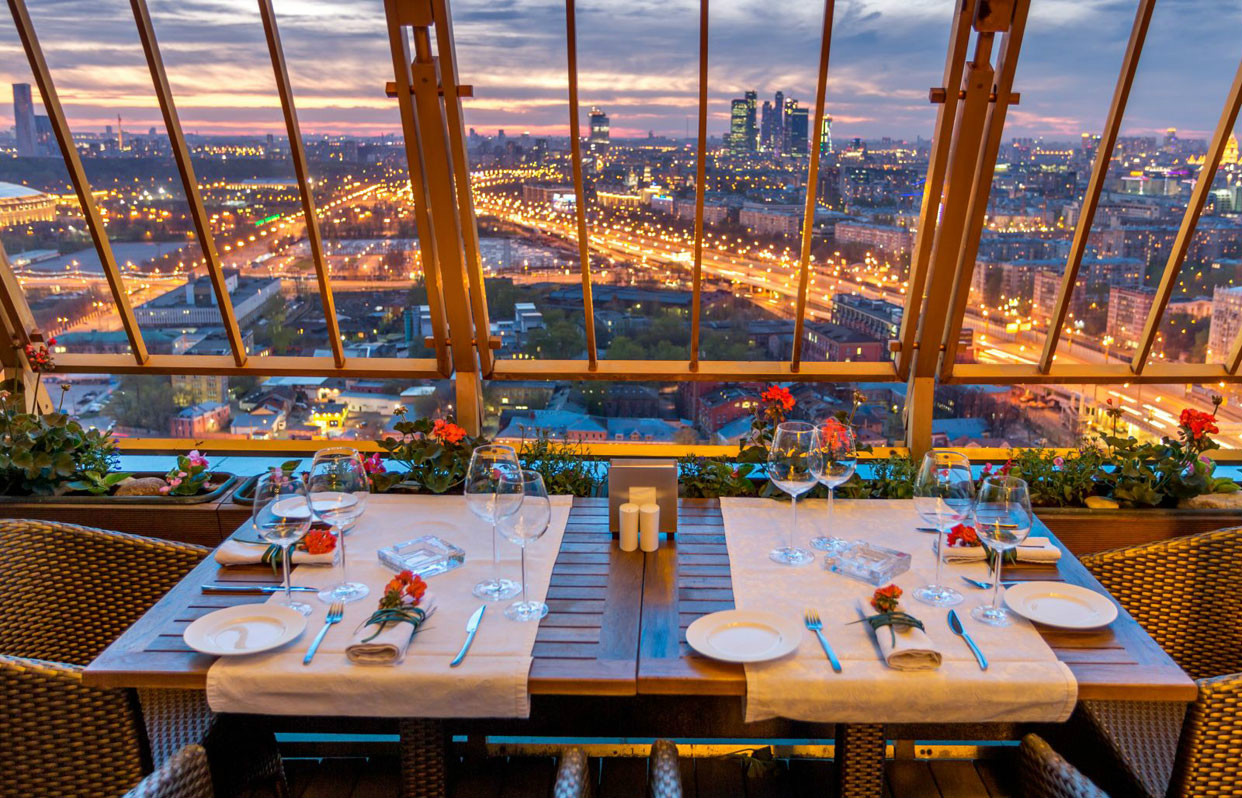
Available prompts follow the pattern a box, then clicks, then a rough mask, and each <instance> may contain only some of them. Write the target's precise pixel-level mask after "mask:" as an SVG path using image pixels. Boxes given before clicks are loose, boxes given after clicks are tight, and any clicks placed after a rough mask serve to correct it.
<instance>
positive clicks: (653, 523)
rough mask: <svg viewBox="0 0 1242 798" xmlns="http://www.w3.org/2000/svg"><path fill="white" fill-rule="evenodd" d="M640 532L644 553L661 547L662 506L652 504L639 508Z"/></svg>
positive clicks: (640, 541) (640, 544) (641, 546)
mask: <svg viewBox="0 0 1242 798" xmlns="http://www.w3.org/2000/svg"><path fill="white" fill-rule="evenodd" d="M638 532H639V546H640V548H642V550H643V551H655V550H656V549H658V548H659V547H660V505H658V504H655V503H651V504H644V505H643V506H642V507H639V508H638Z"/></svg>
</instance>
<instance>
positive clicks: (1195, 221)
mask: <svg viewBox="0 0 1242 798" xmlns="http://www.w3.org/2000/svg"><path fill="white" fill-rule="evenodd" d="M1239 106H1242V63H1239V64H1238V71H1237V72H1236V73H1235V74H1234V76H1233V85H1232V86H1230V87H1229V95H1228V98H1227V99H1226V100H1225V107H1224V108H1222V109H1221V112H1220V120H1219V121H1217V123H1216V132H1215V133H1213V134H1212V143H1211V144H1210V145H1208V151H1207V155H1206V156H1205V157H1204V160H1203V168H1202V169H1201V170H1200V171H1199V176H1198V177H1197V178H1196V179H1195V187H1194V190H1193V191H1192V192H1191V194H1190V202H1189V203H1187V205H1186V212H1185V213H1184V214H1183V215H1182V225H1181V227H1180V228H1178V231H1177V237H1176V238H1175V239H1174V240H1173V249H1172V250H1171V251H1170V252H1169V262H1168V263H1167V264H1165V267H1164V275H1163V276H1162V277H1161V278H1160V286H1159V287H1158V288H1157V289H1156V296H1155V299H1154V300H1153V301H1152V304H1151V310H1150V311H1149V312H1148V314H1147V324H1146V325H1145V326H1144V327H1143V336H1142V338H1140V339H1139V348H1138V350H1137V351H1136V352H1135V353H1134V357H1133V359H1131V361H1130V369H1131V370H1132V371H1133V372H1134V373H1135V374H1142V373H1143V369H1144V368H1145V367H1146V366H1147V358H1148V356H1150V355H1151V348H1152V346H1153V344H1155V341H1156V333H1157V332H1159V331H1160V320H1161V319H1162V318H1163V317H1164V309H1165V308H1166V307H1167V306H1168V304H1169V300H1170V299H1171V298H1172V297H1173V290H1174V288H1176V286H1177V278H1178V275H1179V274H1181V271H1182V262H1183V261H1184V260H1185V259H1186V253H1187V252H1188V251H1189V250H1190V242H1191V239H1193V238H1194V234H1195V228H1196V227H1198V225H1199V216H1200V215H1201V214H1202V213H1203V206H1204V205H1205V204H1207V198H1208V194H1209V193H1210V192H1211V190H1212V180H1213V179H1215V177H1216V170H1217V168H1219V167H1220V159H1221V156H1222V155H1224V152H1225V145H1226V144H1228V143H1229V137H1230V136H1231V135H1233V126H1234V123H1235V122H1237V120H1238V108H1239ZM1234 349H1235V350H1237V349H1238V347H1237V346H1236V345H1235V347H1234Z"/></svg>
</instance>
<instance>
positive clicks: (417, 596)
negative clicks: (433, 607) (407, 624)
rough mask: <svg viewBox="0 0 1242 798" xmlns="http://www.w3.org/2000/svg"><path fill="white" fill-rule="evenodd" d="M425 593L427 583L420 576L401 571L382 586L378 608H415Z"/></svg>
mask: <svg viewBox="0 0 1242 798" xmlns="http://www.w3.org/2000/svg"><path fill="white" fill-rule="evenodd" d="M426 593H427V583H426V582H424V581H423V578H422V577H421V576H415V575H414V574H413V573H412V572H410V571H402V572H401V573H399V574H397V575H396V576H394V577H393V578H392V580H391V581H390V582H389V583H388V584H387V585H385V586H384V595H383V597H382V598H381V599H380V601H379V605H380V607H382V608H383V607H417V606H418V605H419V603H420V602H421V601H422V600H423V596H424V595H425V594H426Z"/></svg>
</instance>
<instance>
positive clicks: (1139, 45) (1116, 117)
mask: <svg viewBox="0 0 1242 798" xmlns="http://www.w3.org/2000/svg"><path fill="white" fill-rule="evenodd" d="M1155 7H1156V0H1139V4H1138V8H1137V9H1136V10H1135V12H1134V24H1133V26H1131V28H1130V41H1129V43H1128V44H1127V45H1126V54H1125V57H1124V58H1122V61H1121V72H1120V73H1118V75H1117V87H1116V88H1115V89H1113V101H1112V104H1110V105H1109V106H1108V118H1107V119H1106V120H1105V122H1104V132H1103V133H1102V134H1101V135H1100V144H1099V146H1098V147H1097V148H1096V151H1095V163H1094V164H1092V166H1091V178H1090V180H1088V181H1087V193H1086V194H1085V195H1083V198H1082V208H1081V210H1080V212H1079V214H1078V225H1077V226H1076V227H1075V228H1074V239H1073V241H1072V242H1071V243H1070V251H1069V257H1068V258H1067V259H1066V261H1065V274H1064V275H1062V277H1061V288H1060V290H1059V291H1058V292H1057V304H1056V307H1055V308H1054V309H1053V311H1052V315H1051V316H1049V320H1048V333H1047V335H1046V336H1045V338H1044V350H1043V352H1042V353H1041V354H1040V356H1039V370H1040V371H1041V372H1043V373H1045V374H1047V373H1048V369H1049V368H1051V367H1052V359H1053V357H1055V356H1056V353H1057V344H1058V342H1060V340H1061V328H1062V327H1064V326H1065V318H1066V315H1067V314H1068V312H1069V303H1070V299H1071V298H1072V297H1073V293H1074V284H1075V283H1077V282H1078V271H1079V269H1080V268H1081V267H1082V257H1083V253H1085V252H1086V251H1087V241H1088V240H1089V239H1090V238H1091V224H1092V223H1093V222H1094V221H1095V213H1096V210H1097V209H1098V208H1099V206H1100V193H1101V192H1102V191H1103V190H1104V180H1105V178H1107V177H1108V166H1109V164H1110V163H1111V162H1112V159H1113V150H1114V148H1115V147H1116V146H1117V135H1118V133H1119V132H1120V130H1121V121H1122V119H1123V118H1124V117H1125V114H1126V103H1127V102H1128V101H1129V99H1130V89H1131V88H1132V87H1133V86H1134V74H1135V72H1137V71H1138V65H1139V57H1140V56H1141V55H1142V52H1143V43H1144V42H1145V41H1146V40H1147V28H1148V27H1149V26H1150V24H1151V14H1152V11H1153V10H1154V9H1155Z"/></svg>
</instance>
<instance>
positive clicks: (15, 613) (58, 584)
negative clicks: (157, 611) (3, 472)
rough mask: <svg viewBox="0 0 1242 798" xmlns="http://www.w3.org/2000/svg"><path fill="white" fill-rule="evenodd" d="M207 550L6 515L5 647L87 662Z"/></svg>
mask: <svg viewBox="0 0 1242 798" xmlns="http://www.w3.org/2000/svg"><path fill="white" fill-rule="evenodd" d="M206 554H207V550H206V549H204V548H203V547H201V546H192V545H190V544H186V543H172V542H169V541H164V540H155V539H152V538H144V537H141V536H138V535H127V534H123V533H120V532H106V531H104V530H101V529H92V528H90V527H83V526H74V525H72V524H60V523H54V522H50V521H21V520H0V653H2V654H9V655H11V656H17V657H31V658H34V659H44V660H52V661H56V662H66V663H70V664H74V665H86V664H88V663H90V661H91V660H93V659H94V658H95V657H96V656H97V655H98V654H99V652H101V651H103V649H104V648H105V647H107V646H108V644H109V643H111V642H112V641H113V640H115V639H116V638H117V637H118V636H119V635H120V634H121V632H123V631H124V630H125V629H127V628H128V627H129V626H130V625H131V624H133V623H134V621H136V620H138V618H139V617H141V616H142V614H143V613H144V612H146V610H147V609H148V608H149V607H151V605H153V604H154V603H155V602H156V601H158V600H159V598H160V597H161V596H163V595H164V594H165V593H167V592H168V591H169V590H170V589H171V588H172V587H173V586H174V585H176V584H177V582H178V581H180V580H181V578H182V577H183V576H185V574H186V573H188V572H189V571H190V569H192V568H193V567H194V566H195V565H196V564H197V563H198V562H199V560H201V559H202V558H203V557H204V556H206Z"/></svg>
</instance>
